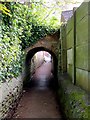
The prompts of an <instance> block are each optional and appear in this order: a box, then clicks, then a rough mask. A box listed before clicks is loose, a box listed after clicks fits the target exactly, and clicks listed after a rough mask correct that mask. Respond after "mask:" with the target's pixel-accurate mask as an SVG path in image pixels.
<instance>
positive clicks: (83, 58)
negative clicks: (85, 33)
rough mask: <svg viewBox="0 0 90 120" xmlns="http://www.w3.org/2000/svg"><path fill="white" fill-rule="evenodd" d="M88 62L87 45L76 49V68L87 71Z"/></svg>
mask: <svg viewBox="0 0 90 120" xmlns="http://www.w3.org/2000/svg"><path fill="white" fill-rule="evenodd" d="M88 62H89V61H88V44H85V45H81V46H78V47H76V67H78V68H81V69H84V70H88V71H89V70H90V68H89V66H88Z"/></svg>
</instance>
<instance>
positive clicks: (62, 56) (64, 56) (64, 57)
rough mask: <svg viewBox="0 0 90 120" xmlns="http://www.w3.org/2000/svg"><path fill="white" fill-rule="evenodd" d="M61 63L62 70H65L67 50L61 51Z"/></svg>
mask: <svg viewBox="0 0 90 120" xmlns="http://www.w3.org/2000/svg"><path fill="white" fill-rule="evenodd" d="M61 52H62V53H61V58H62V59H61V64H62V71H63V72H66V70H67V51H66V50H62V51H61Z"/></svg>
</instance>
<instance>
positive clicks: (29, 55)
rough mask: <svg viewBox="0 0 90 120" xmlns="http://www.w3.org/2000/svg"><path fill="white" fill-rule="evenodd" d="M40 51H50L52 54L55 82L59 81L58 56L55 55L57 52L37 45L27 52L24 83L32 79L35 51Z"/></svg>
mask: <svg viewBox="0 0 90 120" xmlns="http://www.w3.org/2000/svg"><path fill="white" fill-rule="evenodd" d="M39 51H46V52H48V53H50V54H51V56H52V58H53V65H54V71H53V74H54V77H55V83H57V63H58V61H57V57H56V55H55V53H54V52H53V51H51V50H50V49H47V48H45V47H35V48H32V49H30V50H29V51H28V52H27V55H26V59H25V80H24V84H27V83H28V82H29V81H30V77H31V76H30V64H31V59H32V57H33V56H34V55H35V53H37V52H39Z"/></svg>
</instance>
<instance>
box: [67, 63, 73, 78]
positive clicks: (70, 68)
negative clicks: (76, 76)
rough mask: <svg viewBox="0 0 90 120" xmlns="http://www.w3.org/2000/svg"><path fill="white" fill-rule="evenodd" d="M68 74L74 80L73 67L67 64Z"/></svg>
mask: <svg viewBox="0 0 90 120" xmlns="http://www.w3.org/2000/svg"><path fill="white" fill-rule="evenodd" d="M67 73H68V75H69V76H70V77H71V78H72V65H70V64H67Z"/></svg>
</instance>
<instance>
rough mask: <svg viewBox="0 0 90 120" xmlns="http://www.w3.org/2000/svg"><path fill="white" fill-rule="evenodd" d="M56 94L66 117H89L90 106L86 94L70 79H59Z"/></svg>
mask: <svg viewBox="0 0 90 120" xmlns="http://www.w3.org/2000/svg"><path fill="white" fill-rule="evenodd" d="M58 94H59V98H60V99H59V100H60V103H61V104H62V105H63V106H62V107H63V109H64V113H65V115H66V117H67V118H68V119H70V118H80V119H82V120H84V119H85V118H89V112H90V106H89V105H88V95H87V93H86V92H85V91H83V90H82V89H80V88H79V87H77V86H74V85H73V84H72V83H71V82H70V80H68V79H63V80H62V79H61V80H60V88H59V91H58Z"/></svg>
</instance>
